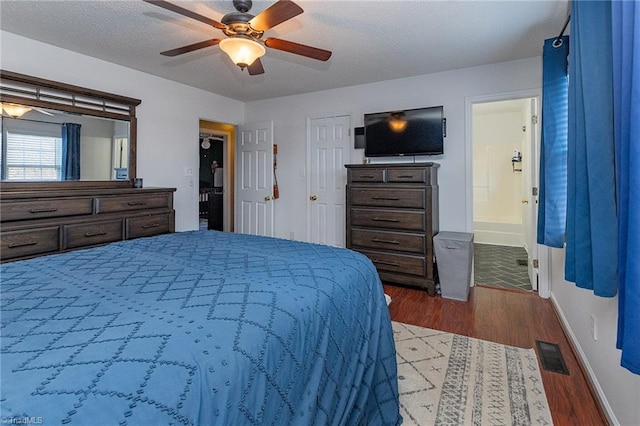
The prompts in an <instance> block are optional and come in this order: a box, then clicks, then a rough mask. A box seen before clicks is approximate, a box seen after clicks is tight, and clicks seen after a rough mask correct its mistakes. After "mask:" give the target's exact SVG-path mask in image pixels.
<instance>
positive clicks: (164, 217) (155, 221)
mask: <svg viewBox="0 0 640 426" xmlns="http://www.w3.org/2000/svg"><path fill="white" fill-rule="evenodd" d="M170 222H171V218H170V217H169V213H164V214H154V215H150V216H139V217H133V218H129V219H126V231H127V232H126V238H127V239H132V238H139V237H150V236H152V235H159V234H166V233H168V232H169V230H170Z"/></svg>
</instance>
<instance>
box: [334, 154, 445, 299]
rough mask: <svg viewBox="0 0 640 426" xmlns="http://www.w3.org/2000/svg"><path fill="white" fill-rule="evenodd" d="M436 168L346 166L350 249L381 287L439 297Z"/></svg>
mask: <svg viewBox="0 0 640 426" xmlns="http://www.w3.org/2000/svg"><path fill="white" fill-rule="evenodd" d="M439 166H440V165H439V164H437V163H413V164H405V163H403V164H351V165H347V166H346V167H347V175H348V178H347V179H348V180H347V211H346V214H347V236H346V237H347V238H346V239H347V248H350V249H353V250H356V251H359V252H361V253H363V254H364V255H366V256H367V257H369V259H371V261H372V262H373V263H374V265H375V266H376V269H377V270H378V274H379V275H380V278H381V280H382V281H386V282H391V283H399V284H404V285H411V286H417V287H420V288H423V289H425V290H427V292H428V293H429V294H430V295H432V296H433V295H435V267H434V251H433V236H434V235H435V234H437V233H438V229H439V226H438V222H439V221H438V175H437V170H438V167H439Z"/></svg>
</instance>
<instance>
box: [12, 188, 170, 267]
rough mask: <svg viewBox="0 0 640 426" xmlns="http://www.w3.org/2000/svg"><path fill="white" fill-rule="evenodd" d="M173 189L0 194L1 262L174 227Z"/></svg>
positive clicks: (166, 230) (118, 239) (165, 231)
mask: <svg viewBox="0 0 640 426" xmlns="http://www.w3.org/2000/svg"><path fill="white" fill-rule="evenodd" d="M174 192H175V189H174V188H113V189H65V190H41V191H38V190H29V191H23V192H20V191H15V192H14V191H11V192H1V193H0V222H1V223H0V239H1V240H2V241H1V246H0V250H1V251H0V258H1V259H2V261H7V260H18V259H24V258H29V257H36V256H40V255H43V254H49V253H54V252H61V251H68V250H75V249H79V248H84V247H90V246H96V245H101V244H106V243H110V242H113V241H120V240H128V239H133V238H139V237H148V236H152V235H158V234H164V233H168V232H174V231H175V211H174V210H173V193H174Z"/></svg>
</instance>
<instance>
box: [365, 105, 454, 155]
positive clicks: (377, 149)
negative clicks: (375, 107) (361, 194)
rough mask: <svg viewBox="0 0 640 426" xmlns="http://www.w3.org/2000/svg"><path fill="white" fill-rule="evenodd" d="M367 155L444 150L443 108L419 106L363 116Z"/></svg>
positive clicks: (430, 152) (441, 151) (435, 152)
mask: <svg viewBox="0 0 640 426" xmlns="http://www.w3.org/2000/svg"><path fill="white" fill-rule="evenodd" d="M364 135H365V148H364V155H365V156H366V157H388V156H394V155H438V154H443V153H444V147H443V145H444V136H445V129H444V108H443V107H442V106H437V107H430V108H416V109H407V110H400V111H389V112H376V113H371V114H365V115H364Z"/></svg>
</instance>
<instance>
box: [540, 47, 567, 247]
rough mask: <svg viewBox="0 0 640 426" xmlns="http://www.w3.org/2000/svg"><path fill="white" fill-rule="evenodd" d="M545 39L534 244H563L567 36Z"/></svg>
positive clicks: (565, 180)
mask: <svg viewBox="0 0 640 426" xmlns="http://www.w3.org/2000/svg"><path fill="white" fill-rule="evenodd" d="M556 40H557V38H556V37H554V38H551V39H548V40H545V42H544V50H543V54H542V136H541V139H540V184H539V191H538V244H544V245H547V246H550V247H563V246H564V237H565V221H566V212H567V114H568V112H567V105H568V101H569V97H568V92H567V90H568V88H567V86H568V83H569V80H568V77H567V65H568V64H567V59H568V56H569V37H567V36H564V37H562V38H561V39H560V43H556Z"/></svg>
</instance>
